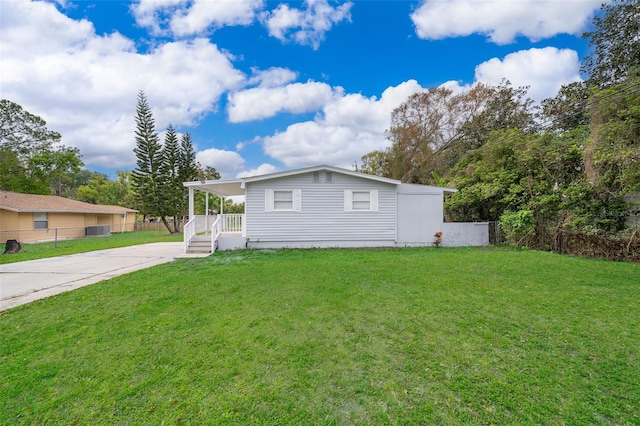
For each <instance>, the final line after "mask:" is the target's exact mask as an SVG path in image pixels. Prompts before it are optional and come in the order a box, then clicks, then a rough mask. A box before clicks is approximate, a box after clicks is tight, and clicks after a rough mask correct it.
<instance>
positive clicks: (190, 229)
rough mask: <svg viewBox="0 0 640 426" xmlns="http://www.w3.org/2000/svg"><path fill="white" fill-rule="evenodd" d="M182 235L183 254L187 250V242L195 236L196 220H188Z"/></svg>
mask: <svg viewBox="0 0 640 426" xmlns="http://www.w3.org/2000/svg"><path fill="white" fill-rule="evenodd" d="M182 229H183V233H184V252H185V253H186V252H187V251H188V250H189V242H191V239H192V238H193V237H195V235H196V218H195V217H192V218H191V219H189V222H187V223H186V224H185V225H184V228H182Z"/></svg>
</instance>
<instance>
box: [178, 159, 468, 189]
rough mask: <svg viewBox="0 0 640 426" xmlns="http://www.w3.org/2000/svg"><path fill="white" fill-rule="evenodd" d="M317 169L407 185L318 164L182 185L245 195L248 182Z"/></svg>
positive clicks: (397, 184)
mask: <svg viewBox="0 0 640 426" xmlns="http://www.w3.org/2000/svg"><path fill="white" fill-rule="evenodd" d="M318 171H330V172H334V173H341V174H344V175H349V176H355V177H357V178H361V179H368V180H373V181H377V182H384V183H388V184H391V185H396V186H399V185H402V186H403V187H404V186H405V185H408V184H403V183H402V182H400V181H399V180H395V179H389V178H385V177H382V176H376V175H370V174H367V173H361V172H354V171H353V170H348V169H343V168H340V167H334V166H327V165H320V166H311V167H304V168H301V169H294V170H286V171H283V172H275V173H268V174H265V175H257V176H248V177H243V178H239V179H232V180H207V181H204V182H201V181H196V182H184V186H186V187H189V188H196V189H199V190H202V191H208V192H211V193H214V194H218V195H221V196H223V197H229V196H234V195H245V191H244V189H245V184H247V183H250V182H259V181H264V180H270V179H277V178H282V177H287V176H295V175H299V174H302V173H313V172H318ZM415 186H416V187H418V186H419V187H422V188H431V189H433V190H439V191H441V192H456V190H455V189H451V188H440V187H435V186H434V187H427V186H425V185H415Z"/></svg>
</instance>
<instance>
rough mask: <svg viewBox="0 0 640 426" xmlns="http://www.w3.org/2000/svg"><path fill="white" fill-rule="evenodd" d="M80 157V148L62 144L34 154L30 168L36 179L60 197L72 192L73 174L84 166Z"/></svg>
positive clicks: (30, 160)
mask: <svg viewBox="0 0 640 426" xmlns="http://www.w3.org/2000/svg"><path fill="white" fill-rule="evenodd" d="M80 158H81V155H80V150H79V149H78V148H71V147H66V146H60V147H56V148H55V149H54V150H52V151H42V152H40V153H39V154H36V155H34V156H32V157H31V158H30V159H29V170H30V171H31V174H32V176H33V177H34V178H35V179H37V180H38V181H40V182H42V184H43V185H46V186H47V187H49V188H50V189H49V191H50V193H53V194H54V195H57V196H59V197H60V196H63V195H65V193H68V192H70V190H71V188H70V185H71V184H72V183H73V176H74V175H75V174H76V173H78V172H79V171H80V168H81V167H82V166H84V163H83V162H82V160H81V159H80Z"/></svg>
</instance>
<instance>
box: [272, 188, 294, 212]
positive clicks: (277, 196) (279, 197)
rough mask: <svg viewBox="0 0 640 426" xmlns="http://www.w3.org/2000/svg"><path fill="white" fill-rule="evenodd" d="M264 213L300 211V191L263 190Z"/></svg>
mask: <svg viewBox="0 0 640 426" xmlns="http://www.w3.org/2000/svg"><path fill="white" fill-rule="evenodd" d="M264 200H265V205H264V211H266V212H277V211H296V212H299V211H300V210H301V209H302V191H301V190H300V189H271V188H268V189H265V196H264Z"/></svg>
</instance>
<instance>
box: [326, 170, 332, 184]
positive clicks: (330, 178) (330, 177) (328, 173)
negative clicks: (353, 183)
mask: <svg viewBox="0 0 640 426" xmlns="http://www.w3.org/2000/svg"><path fill="white" fill-rule="evenodd" d="M326 176H327V182H333V172H327V175H326Z"/></svg>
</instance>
